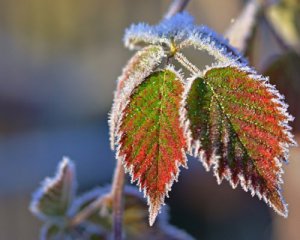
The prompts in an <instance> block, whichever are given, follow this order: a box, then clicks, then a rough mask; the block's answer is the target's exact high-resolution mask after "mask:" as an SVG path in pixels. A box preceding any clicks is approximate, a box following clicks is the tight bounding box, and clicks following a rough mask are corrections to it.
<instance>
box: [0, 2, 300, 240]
mask: <svg viewBox="0 0 300 240" xmlns="http://www.w3.org/2000/svg"><path fill="white" fill-rule="evenodd" d="M169 3H170V1H167V0H143V1H141V0H110V1H104V0H85V1H83V0H81V1H74V0H51V1H50V0H1V1H0V240H10V239H13V240H27V239H28V240H30V239H38V234H39V228H40V226H41V223H40V222H39V221H38V220H36V218H35V217H33V216H32V215H31V214H30V213H29V211H28V205H29V202H30V197H31V193H32V192H33V191H34V190H35V189H36V188H37V187H38V186H39V183H40V182H41V181H42V180H43V179H44V177H45V176H52V175H53V173H54V171H55V169H56V165H57V163H58V162H59V161H60V159H61V158H62V156H64V155H66V156H69V157H70V158H71V159H73V160H74V162H75V163H76V166H77V174H78V179H79V187H80V191H83V190H86V189H90V188H92V187H94V186H97V185H100V186H101V185H104V184H107V183H109V182H110V180H111V176H112V172H113V167H114V164H115V160H114V153H113V152H111V151H110V147H109V143H108V126H107V114H108V112H109V110H110V106H111V103H112V97H113V91H114V88H115V85H116V84H115V83H116V79H117V77H118V75H119V74H120V73H121V69H122V66H123V65H124V64H125V63H126V62H127V60H128V58H129V57H130V56H131V55H132V52H130V51H129V50H127V49H125V48H124V47H123V44H122V41H121V40H122V36H123V33H124V28H126V27H128V26H129V25H130V24H131V23H133V22H139V21H144V22H149V23H151V24H155V23H157V22H158V21H159V20H160V19H161V17H162V15H163V13H164V12H165V11H166V9H167V7H168V4H169ZM244 3H245V1H241V0H227V1H217V0H192V1H191V3H190V4H189V6H188V10H189V11H190V12H191V14H192V15H194V16H195V17H196V21H197V23H199V24H206V25H208V26H210V27H212V28H213V29H215V30H216V31H217V32H219V33H224V32H225V30H226V28H228V26H230V24H231V23H232V19H234V18H236V17H237V16H238V14H239V12H240V11H241V9H242V8H243V6H244ZM299 6H300V3H299V1H298V0H284V1H281V2H280V3H279V5H277V6H275V7H274V8H273V9H270V13H269V16H270V19H269V21H267V22H266V21H265V22H264V21H262V23H261V24H260V25H259V26H258V27H257V28H256V29H255V37H254V38H253V41H252V43H251V49H250V50H249V51H248V52H247V54H248V57H249V59H250V61H251V64H252V65H253V66H255V67H257V69H258V70H259V71H260V72H261V73H267V74H268V75H270V76H271V81H272V82H273V83H274V84H276V85H277V86H278V88H279V89H280V91H281V92H282V93H284V94H285V95H286V98H287V102H288V103H289V104H290V106H291V107H290V109H291V112H292V114H293V115H294V116H296V117H297V116H299V117H298V118H296V121H295V122H294V132H295V133H296V135H297V134H298V135H297V136H299V137H300V135H299V131H300V114H299V113H300V95H299V94H300V79H299V76H300V58H299V51H298V50H299V43H300V41H299V36H300V27H299V26H300V10H299V8H300V7H299ZM278 19H279V20H278ZM270 24H273V27H272V29H271V30H270V27H268V25H270ZM298 30H299V31H298ZM274 31H275V32H276V33H275V34H274ZM278 36H279V38H280V39H276V38H278ZM280 41H282V42H280ZM206 58H207V56H204V55H203V56H202V55H201V59H199V63H205V62H206ZM207 59H208V58H207ZM299 137H298V138H297V139H298V142H299V140H300V139H299ZM299 156H300V150H299V148H293V149H292V150H291V157H290V164H288V165H287V166H286V167H285V175H284V181H285V184H284V186H283V189H284V196H285V197H286V200H287V202H288V203H289V209H290V215H289V218H288V219H283V218H281V217H278V216H276V214H274V213H273V211H272V210H271V209H270V208H268V207H267V206H266V205H265V204H264V203H263V202H261V201H259V200H258V199H257V198H251V196H250V194H249V193H245V192H243V191H242V190H241V189H240V188H238V189H237V190H234V191H233V190H232V189H231V187H229V184H228V183H226V182H223V183H222V185H221V186H218V185H217V183H216V181H215V179H214V177H213V176H212V174H211V173H206V172H205V171H204V169H203V167H202V166H201V164H200V163H199V162H198V161H197V160H195V159H190V161H189V170H182V172H181V173H182V174H181V176H180V179H179V180H180V181H179V183H176V184H175V185H174V187H173V191H172V192H171V194H170V197H171V198H170V199H169V200H168V203H169V205H170V207H171V222H172V223H173V224H175V225H177V226H178V227H180V228H182V229H184V230H186V231H187V232H189V233H190V234H192V235H193V236H194V237H195V238H196V239H204V240H217V239H223V240H253V239H255V240H269V239H270V240H271V239H272V240H283V239H286V240H298V239H299V236H300V228H299V227H300V159H299Z"/></svg>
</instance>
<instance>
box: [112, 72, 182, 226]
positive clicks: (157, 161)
mask: <svg viewBox="0 0 300 240" xmlns="http://www.w3.org/2000/svg"><path fill="white" fill-rule="evenodd" d="M183 90H184V86H183V81H182V78H181V75H180V74H178V72H176V71H174V69H173V68H171V67H167V68H166V69H164V70H160V71H156V72H154V73H152V74H151V75H150V76H149V77H147V78H146V79H144V81H143V82H141V84H140V85H138V86H137V87H136V89H135V90H134V91H133V92H132V94H131V95H130V98H129V101H128V104H127V105H126V107H125V108H124V110H123V111H122V115H123V116H122V118H121V120H120V125H119V126H118V130H117V131H118V135H119V140H118V145H119V146H118V152H117V158H118V159H119V160H122V161H123V164H124V166H125V169H126V171H127V172H130V174H131V179H132V181H133V182H134V181H137V185H138V186H139V187H140V189H141V190H143V191H144V193H145V196H147V199H148V204H149V212H150V217H149V222H150V225H152V224H153V223H154V221H155V218H156V216H157V215H158V213H159V212H160V208H161V205H162V204H163V203H164V199H165V196H166V195H167V193H168V192H169V191H170V189H171V186H172V185H173V182H174V180H176V179H177V177H178V175H179V167H180V166H186V161H187V160H186V156H185V150H186V140H185V137H184V130H183V127H182V126H181V122H180V108H181V98H182V93H183ZM154 180H155V181H154Z"/></svg>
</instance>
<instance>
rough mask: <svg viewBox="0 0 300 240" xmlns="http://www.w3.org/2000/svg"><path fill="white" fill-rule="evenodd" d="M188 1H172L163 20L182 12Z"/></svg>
mask: <svg viewBox="0 0 300 240" xmlns="http://www.w3.org/2000/svg"><path fill="white" fill-rule="evenodd" d="M189 1H190V0H174V1H173V2H172V4H171V5H170V7H169V10H168V11H167V13H166V14H165V16H164V17H165V18H170V17H172V16H174V15H175V14H176V13H179V12H182V11H183V10H184V9H185V8H186V6H187V5H188V3H189Z"/></svg>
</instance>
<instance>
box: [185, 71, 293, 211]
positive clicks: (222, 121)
mask: <svg viewBox="0 0 300 240" xmlns="http://www.w3.org/2000/svg"><path fill="white" fill-rule="evenodd" d="M281 100H282V97H281V96H280V95H279V94H278V92H277V90H276V89H275V88H274V87H273V86H272V85H270V84H269V83H268V80H267V79H265V78H263V77H261V76H258V75H256V73H255V72H253V71H252V70H251V69H248V68H244V69H242V68H240V67H237V66H231V67H226V66H223V67H222V66H220V67H215V68H212V69H209V70H207V71H206V72H205V73H204V74H203V76H198V77H195V78H193V79H191V81H190V83H189V85H188V87H187V89H186V94H185V99H184V105H185V113H186V118H187V120H186V124H187V128H186V129H188V130H187V135H188V144H189V151H190V152H191V153H192V154H193V155H194V156H196V157H199V158H200V160H201V161H202V162H203V164H204V166H205V167H206V169H207V170H209V169H210V168H211V166H213V168H214V174H215V176H216V177H217V180H218V183H221V181H222V179H223V178H226V179H227V180H229V181H230V183H231V185H232V186H233V187H234V188H235V187H236V186H237V185H238V184H239V183H240V184H241V186H242V187H243V189H244V190H245V191H248V190H250V191H251V194H252V195H255V194H256V195H257V196H258V197H259V198H263V199H264V200H265V201H266V202H267V203H268V204H269V205H270V206H272V207H273V208H274V209H275V210H276V211H277V212H278V213H279V214H281V215H284V216H286V215H287V207H286V204H285V203H284V200H283V198H282V195H281V189H280V184H281V182H282V180H281V174H282V166H281V165H282V163H281V162H282V161H286V159H287V148H288V146H290V145H293V144H294V143H295V142H294V140H293V137H292V134H291V133H290V128H289V126H288V125H287V123H288V122H289V121H291V120H292V117H290V116H289V115H288V114H287V113H286V108H287V107H286V105H285V104H284V103H282V101H281Z"/></svg>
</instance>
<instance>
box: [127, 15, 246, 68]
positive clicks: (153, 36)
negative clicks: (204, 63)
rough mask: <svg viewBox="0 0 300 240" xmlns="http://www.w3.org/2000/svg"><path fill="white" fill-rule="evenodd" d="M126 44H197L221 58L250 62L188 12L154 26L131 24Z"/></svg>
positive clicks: (178, 48)
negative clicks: (196, 23) (197, 23)
mask: <svg viewBox="0 0 300 240" xmlns="http://www.w3.org/2000/svg"><path fill="white" fill-rule="evenodd" d="M124 44H125V46H127V47H129V48H130V49H139V48H140V47H143V46H145V45H147V44H158V45H163V46H168V47H170V48H171V47H172V46H173V45H175V47H176V48H177V50H180V49H182V48H185V47H194V48H196V49H198V50H206V51H207V52H208V53H209V54H210V55H212V56H214V57H215V58H216V59H217V60H218V61H221V62H227V63H228V62H229V63H233V62H239V63H242V64H246V63H247V60H246V59H244V58H243V57H242V56H241V55H240V54H239V53H238V51H237V50H236V49H234V48H233V47H232V46H230V45H229V43H228V41H227V40H226V39H224V38H223V37H222V36H220V35H218V34H217V33H215V32H214V31H213V30H212V29H210V28H208V27H206V26H197V25H195V23H194V18H193V17H192V16H190V15H189V14H188V13H186V12H184V13H179V14H176V15H175V16H173V17H171V18H169V19H165V20H163V21H162V22H160V23H159V24H158V25H155V26H150V25H148V24H146V23H139V24H137V25H132V26H131V27H130V28H129V29H127V30H126V33H125V37H124Z"/></svg>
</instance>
